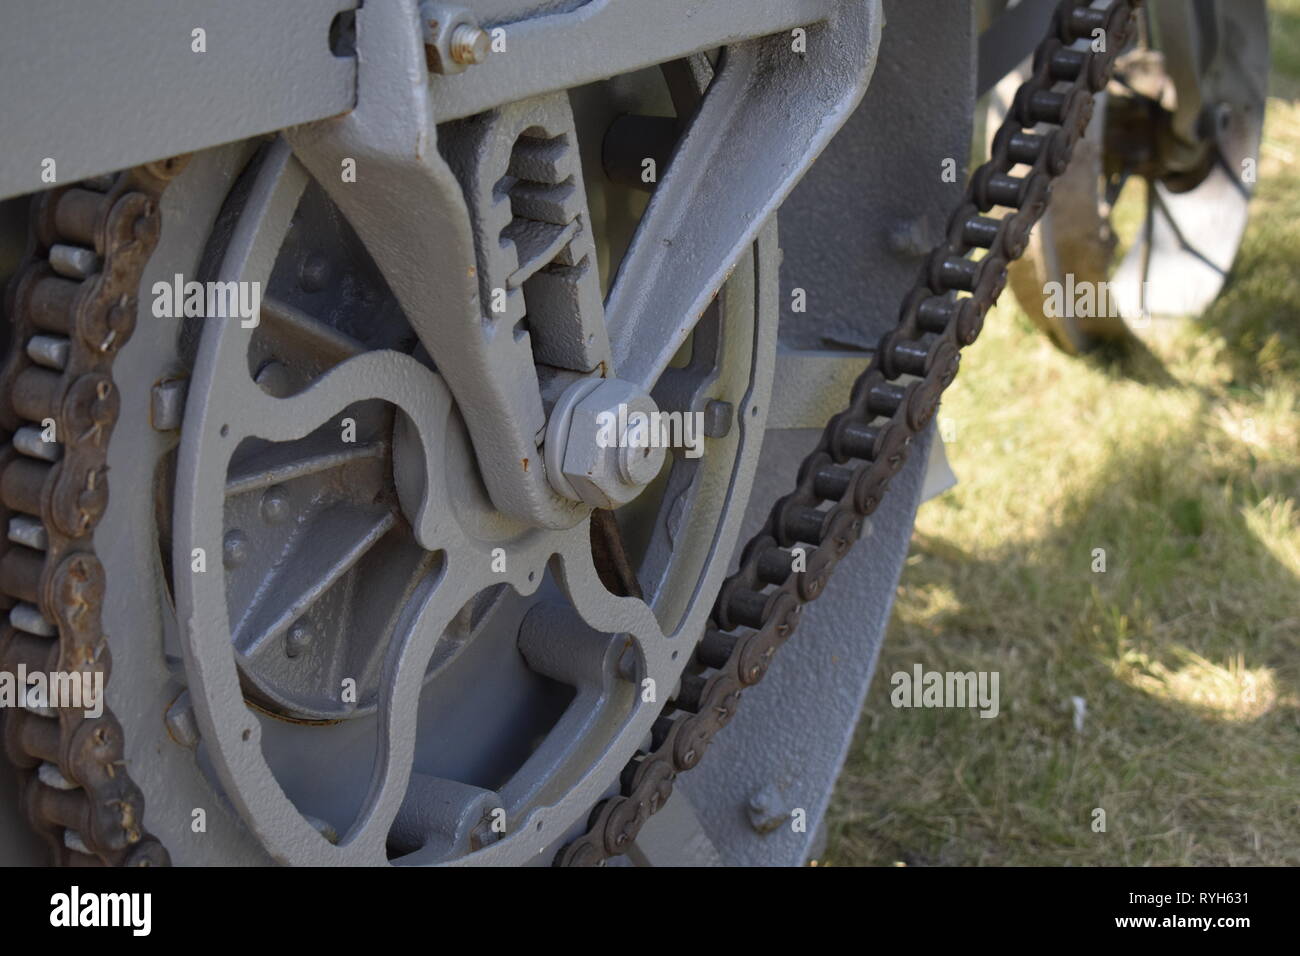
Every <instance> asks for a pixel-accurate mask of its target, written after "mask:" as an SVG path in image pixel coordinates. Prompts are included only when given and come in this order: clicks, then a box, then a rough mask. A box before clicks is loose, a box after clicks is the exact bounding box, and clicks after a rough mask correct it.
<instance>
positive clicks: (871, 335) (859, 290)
mask: <svg viewBox="0 0 1300 956" xmlns="http://www.w3.org/2000/svg"><path fill="white" fill-rule="evenodd" d="M884 7H885V15H886V16H885V27H884V30H883V31H882V33H881V39H880V53H879V59H878V61H877V63H876V70H875V73H874V74H873V75H872V78H871V85H870V86H869V87H868V88H867V93H866V96H865V97H864V98H863V100H862V105H860V106H859V107H858V109H857V111H856V112H855V113H854V114H853V116H851V117H850V118H849V121H848V122H847V123H846V124H845V125H844V128H843V129H841V130H840V132H839V133H838V134H837V135H836V137H835V138H834V139H833V140H831V142H830V145H829V146H827V148H826V151H825V152H823V153H822V155H821V157H820V158H819V159H818V160H817V162H816V163H815V164H814V165H813V167H812V169H811V170H809V172H808V174H807V175H806V176H805V177H804V178H803V181H802V182H800V183H799V185H798V186H796V187H795V188H794V191H793V192H792V193H791V194H790V198H789V199H788V200H786V203H785V205H784V206H782V207H781V213H780V229H781V248H782V250H783V251H784V253H785V258H784V260H783V262H782V265H781V289H782V299H781V341H782V344H784V345H789V346H793V347H795V348H801V349H824V348H844V347H858V348H871V347H873V346H875V344H876V339H877V338H879V336H880V335H881V333H882V332H884V331H885V329H886V328H892V326H893V324H894V323H895V322H896V321H897V319H898V307H899V304H900V302H901V301H902V298H903V293H904V292H905V291H906V290H907V289H908V287H909V286H910V284H911V282H912V280H913V279H915V278H916V275H917V272H918V270H919V269H920V266H921V257H922V256H923V255H924V253H926V252H928V251H929V249H930V247H931V245H933V244H934V243H936V242H938V241H939V239H941V238H942V237H943V230H944V228H945V226H946V223H947V220H948V214H949V213H950V212H951V211H952V209H953V208H954V207H955V206H956V205H957V203H958V201H959V200H960V199H961V196H962V192H963V189H964V188H965V170H966V161H967V156H968V154H969V152H970V142H971V115H972V112H973V109H974V104H975V89H974V83H975V75H974V74H975V71H974V59H975V37H974V29H973V22H972V20H973V7H968V6H967V5H965V4H960V5H958V4H953V3H952V0H885V4H884ZM954 7H957V8H958V9H954ZM959 14H960V15H959ZM935 24H942V25H943V29H942V30H936V29H935ZM944 159H954V160H956V164H957V176H956V180H957V181H956V182H952V183H947V182H944V181H943V180H942V179H941V178H940V176H941V172H942V162H943V160H944ZM796 287H797V288H802V289H804V290H806V292H807V294H808V303H807V305H808V311H807V313H806V314H795V315H792V314H791V313H790V301H791V299H790V292H791V290H792V289H794V288H796Z"/></svg>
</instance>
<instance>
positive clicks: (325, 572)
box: [234, 505, 397, 655]
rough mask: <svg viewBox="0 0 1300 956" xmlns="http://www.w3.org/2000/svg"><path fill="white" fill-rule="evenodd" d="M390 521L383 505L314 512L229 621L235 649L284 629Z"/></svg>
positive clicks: (251, 646) (250, 648) (250, 649)
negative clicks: (254, 597) (254, 595)
mask: <svg viewBox="0 0 1300 956" xmlns="http://www.w3.org/2000/svg"><path fill="white" fill-rule="evenodd" d="M396 523H397V518H396V516H395V515H394V514H393V513H392V511H391V510H390V509H387V508H384V509H360V508H354V507H350V506H346V505H335V506H333V507H331V508H328V509H326V510H325V511H323V512H322V513H320V514H319V515H317V516H316V518H315V519H314V520H313V521H312V522H311V523H310V524H309V525H308V527H307V529H306V530H305V531H304V532H303V533H302V534H301V535H300V536H299V537H298V538H297V540H295V541H294V543H293V545H292V547H291V549H290V551H289V553H287V554H286V555H285V556H284V558H283V559H282V560H281V561H279V562H278V563H277V570H276V572H274V573H273V574H272V575H271V576H270V577H269V578H268V579H267V581H266V584H265V586H264V587H263V588H262V590H261V594H260V600H258V601H257V602H256V603H254V604H252V605H250V606H249V608H248V609H247V611H246V612H245V614H244V616H243V618H242V619H241V620H240V621H239V623H238V624H237V625H236V626H235V631H234V645H235V649H236V650H237V651H238V652H239V653H240V654H244V655H251V654H254V653H256V652H257V651H258V650H259V649H260V648H262V647H263V645H265V644H266V643H267V642H269V641H271V640H272V639H273V638H275V637H278V636H279V635H281V634H284V633H285V632H286V631H287V630H288V629H289V627H290V625H292V624H293V622H294V621H296V620H297V619H298V618H300V617H302V616H303V614H305V613H306V612H307V610H308V609H309V608H310V607H311V606H312V605H313V604H314V603H316V601H318V600H320V598H321V597H322V596H323V595H324V594H325V592H326V591H328V590H329V589H330V587H332V586H333V585H334V584H335V582H337V581H338V580H339V579H340V578H341V577H343V575H345V574H346V573H347V572H348V571H349V570H351V568H352V567H353V566H354V565H355V564H356V563H357V562H358V561H359V560H361V557H362V556H363V555H364V554H365V553H366V552H367V551H369V550H370V549H371V548H372V547H374V546H375V544H376V543H378V541H379V539H380V538H382V537H383V536H384V535H385V534H387V533H388V531H389V530H390V529H391V528H392V527H393V526H394V525H395V524H396Z"/></svg>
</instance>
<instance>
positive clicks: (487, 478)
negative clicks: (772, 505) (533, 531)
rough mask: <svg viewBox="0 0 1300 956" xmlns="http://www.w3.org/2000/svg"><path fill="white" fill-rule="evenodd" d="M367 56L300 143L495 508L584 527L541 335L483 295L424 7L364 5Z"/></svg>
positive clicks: (295, 137)
mask: <svg viewBox="0 0 1300 956" xmlns="http://www.w3.org/2000/svg"><path fill="white" fill-rule="evenodd" d="M357 53H358V56H359V58H360V61H361V64H362V67H361V78H360V88H359V93H358V100H357V108H356V109H355V110H354V111H353V112H352V113H350V114H348V115H347V116H345V117H343V118H341V119H338V120H332V121H328V122H324V123H316V124H312V125H311V126H307V127H300V128H298V129H296V130H290V131H288V133H287V137H288V140H289V142H290V144H291V145H292V146H293V149H294V152H295V154H296V155H297V156H298V158H299V159H300V160H301V161H302V163H303V165H304V166H306V167H307V169H308V170H309V171H310V172H311V174H312V175H313V176H314V177H315V178H316V180H317V181H318V182H320V184H321V185H322V186H323V187H324V189H325V191H326V192H327V193H329V196H330V198H331V199H333V200H334V202H335V203H336V204H337V205H338V206H339V208H340V209H341V210H342V211H343V214H344V216H346V217H347V219H348V222H349V223H351V224H352V227H353V228H354V229H355V230H356V231H357V233H358V235H360V236H361V238H362V239H363V240H364V241H365V243H366V246H367V248H368V249H369V250H370V252H371V254H372V255H373V256H374V259H375V262H376V264H377V265H378V266H379V269H380V271H381V272H383V274H384V278H385V279H386V280H387V281H388V284H389V286H390V287H391V288H392V290H393V293H394V294H395V295H396V296H397V299H398V301H399V302H400V303H401V306H402V309H403V311H404V312H405V313H406V317H407V320H408V321H409V322H410V323H411V327H412V328H413V329H414V330H415V332H416V334H417V335H418V336H419V337H420V341H421V342H422V343H423V344H424V347H425V348H426V349H427V350H428V351H429V354H430V355H431V356H432V357H433V360H434V363H435V364H436V365H437V367H438V371H439V372H440V373H441V374H442V375H443V377H444V378H445V379H446V381H447V384H448V385H449V386H450V388H451V391H452V394H453V395H455V397H456V401H457V404H458V405H459V408H460V412H461V415H462V416H463V417H464V419H465V423H466V425H467V426H468V428H469V432H470V435H471V437H472V438H473V444H474V453H475V456H476V458H477V459H478V464H479V470H480V473H481V474H482V476H483V481H484V483H485V484H486V485H487V489H488V493H489V494H490V495H491V497H492V502H493V504H495V505H496V507H497V508H499V509H500V510H501V511H502V512H504V513H505V514H507V515H509V516H511V517H514V518H517V519H520V520H522V521H526V522H528V523H530V524H534V525H538V526H541V527H547V528H567V527H571V526H573V525H574V524H576V523H577V522H578V521H579V520H581V518H582V515H583V514H585V509H583V508H582V507H581V506H579V505H577V504H575V503H573V502H570V501H567V500H565V499H563V498H561V497H560V496H559V495H557V494H556V493H555V492H554V491H553V490H552V489H551V487H550V485H548V484H547V482H546V476H545V470H544V468H543V465H542V459H541V453H540V452H539V450H538V447H537V435H538V434H539V433H540V432H541V430H542V428H543V426H544V425H545V424H546V417H545V414H544V412H543V409H542V401H541V395H540V391H539V386H538V379H537V371H536V368H535V366H534V357H533V351H532V345H531V341H530V338H529V336H528V334H527V333H526V332H524V333H522V334H513V329H511V328H504V327H503V326H504V323H497V322H494V321H493V320H492V317H491V314H490V313H488V312H485V310H484V308H483V304H482V302H481V300H480V298H479V283H478V277H477V267H476V265H475V262H476V256H475V249H474V236H473V230H472V228H471V225H470V216H469V211H468V209H467V207H466V204H465V199H464V197H463V195H462V192H461V185H460V183H459V182H458V181H457V179H456V176H455V175H454V174H453V173H452V171H451V168H450V167H449V166H448V165H447V163H446V162H445V161H444V160H443V158H442V156H441V155H440V154H439V152H438V146H437V143H438V134H437V130H436V129H435V126H434V109H433V103H432V101H431V99H430V96H429V79H428V73H427V65H426V63H425V56H424V49H423V42H422V33H421V28H420V22H419V11H418V9H417V7H416V5H415V4H414V3H413V2H409V0H407V2H391V3H382V4H371V5H369V6H366V7H364V8H362V9H361V10H360V11H358V13H357ZM350 172H354V173H355V175H351V176H349V175H348V174H349V173H350Z"/></svg>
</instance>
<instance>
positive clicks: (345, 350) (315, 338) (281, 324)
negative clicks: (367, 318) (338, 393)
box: [262, 297, 366, 362]
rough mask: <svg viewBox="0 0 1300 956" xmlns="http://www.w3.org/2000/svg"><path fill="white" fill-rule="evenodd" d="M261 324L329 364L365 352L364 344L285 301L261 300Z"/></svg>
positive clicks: (271, 298) (270, 298)
mask: <svg viewBox="0 0 1300 956" xmlns="http://www.w3.org/2000/svg"><path fill="white" fill-rule="evenodd" d="M262 322H263V324H265V325H266V326H268V327H269V328H273V329H275V330H277V331H279V332H281V333H283V334H284V335H285V336H286V337H288V338H291V339H293V340H295V341H296V342H297V343H299V344H301V345H302V346H303V347H304V348H305V349H307V350H308V351H310V352H311V353H312V354H314V355H317V356H319V357H321V358H324V359H326V360H327V361H331V362H341V361H343V360H344V359H349V358H352V356H354V355H360V354H361V353H362V352H364V351H365V350H366V347H365V345H363V344H362V343H361V342H358V341H357V340H356V339H354V338H353V337H352V336H350V335H348V334H347V333H346V332H340V331H339V330H338V329H336V328H334V326H332V325H329V324H327V323H325V322H322V321H321V320H320V319H318V318H316V317H315V316H314V315H308V314H307V313H306V312H304V311H302V310H301V309H298V308H295V307H294V306H292V305H290V304H289V303H287V302H285V301H284V300H282V299H276V298H273V297H268V298H266V299H263V300H262Z"/></svg>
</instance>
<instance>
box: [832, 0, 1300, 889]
mask: <svg viewBox="0 0 1300 956" xmlns="http://www.w3.org/2000/svg"><path fill="white" fill-rule="evenodd" d="M1271 7H1272V8H1273V11H1274V14H1275V19H1274V23H1273V35H1272V40H1273V48H1274V72H1275V77H1274V80H1273V83H1272V87H1271V89H1272V93H1273V94H1274V95H1273V97H1272V98H1271V99H1270V101H1269V111H1268V118H1267V128H1266V132H1265V143H1264V148H1263V150H1262V156H1261V162H1260V187H1259V194H1258V196H1257V199H1256V201H1255V204H1254V207H1253V211H1252V222H1251V227H1250V230H1249V232H1248V235H1247V238H1246V241H1245V243H1244V245H1243V248H1242V250H1241V255H1240V258H1239V260H1238V263H1237V266H1236V269H1235V271H1234V274H1233V277H1232V279H1231V281H1230V284H1229V285H1228V287H1227V288H1226V289H1225V292H1224V295H1223V296H1222V297H1221V299H1220V300H1219V301H1218V302H1217V303H1216V304H1215V306H1214V307H1213V308H1212V309H1211V311H1210V312H1209V314H1207V315H1206V316H1204V317H1203V318H1202V319H1200V320H1199V321H1196V322H1192V321H1187V322H1184V323H1182V324H1181V325H1179V326H1177V327H1176V328H1173V329H1171V330H1168V331H1166V332H1165V333H1164V334H1162V335H1161V336H1160V337H1159V338H1157V339H1155V340H1152V341H1149V342H1148V343H1147V344H1148V347H1149V349H1150V352H1149V353H1140V354H1136V355H1133V356H1130V357H1128V358H1125V359H1122V360H1116V359H1110V360H1107V359H1104V358H1089V359H1086V360H1075V359H1070V358H1068V357H1066V356H1064V355H1062V354H1060V353H1058V352H1056V351H1055V350H1053V349H1052V347H1051V346H1050V345H1049V344H1048V343H1047V340H1046V338H1045V337H1044V336H1042V334H1041V333H1039V332H1037V331H1036V330H1035V329H1034V327H1033V326H1032V324H1031V323H1030V322H1029V320H1028V319H1027V318H1026V317H1025V316H1024V315H1023V314H1021V313H1019V312H1018V311H1017V310H1016V309H1015V308H1014V306H1012V305H1010V304H1008V303H1007V302H1005V301H1004V304H1003V305H1002V306H1001V307H1000V308H999V309H998V310H997V312H996V313H995V314H994V315H993V316H991V317H990V320H989V322H988V323H987V325H986V331H985V333H984V335H983V336H982V337H981V339H980V342H979V343H978V345H976V346H975V347H974V348H972V349H971V350H970V351H969V352H968V354H967V357H966V360H965V362H964V363H963V370H962V373H961V375H960V377H959V378H958V381H957V384H956V385H955V386H954V388H953V389H952V390H951V391H950V392H949V397H948V398H947V399H946V400H945V403H944V409H943V412H942V415H943V416H945V417H947V418H949V419H951V422H952V424H953V425H955V427H956V440H955V441H953V442H950V443H949V445H948V452H949V456H950V458H951V460H952V464H953V467H954V469H955V470H956V472H957V474H958V476H959V477H960V478H961V483H960V484H959V485H958V486H957V487H956V488H955V489H954V490H952V491H950V492H948V493H947V494H945V495H943V496H942V497H940V498H938V499H936V500H935V501H933V502H930V503H929V504H927V505H926V506H924V507H923V508H922V510H921V512H920V515H919V517H918V521H917V527H916V533H915V537H914V541H913V547H912V552H911V554H910V556H909V558H908V561H907V567H906V569H905V571H904V573H903V578H902V582H901V584H900V586H899V590H898V598H897V603H896V605H895V609H894V616H893V621H892V623H891V627H890V632H889V635H888V637H887V639H886V643H885V647H884V650H883V652H882V655H881V660H880V664H879V668H878V675H879V676H878V677H877V679H876V681H875V683H874V684H873V686H872V690H871V693H870V695H869V696H868V701H867V706H866V708H865V709H864V712H863V716H862V721H861V725H860V726H859V729H858V735H857V738H856V740H855V742H854V745H853V748H852V751H851V754H850V757H849V762H848V765H847V767H846V769H845V772H844V774H843V776H842V777H841V780H840V783H839V787H838V791H837V794H836V799H835V801H834V803H833V805H832V810H831V815H830V844H829V848H828V850H827V853H826V856H825V861H824V862H825V863H829V864H832V865H860V864H868V865H892V864H896V863H900V862H901V863H906V864H909V865H926V864H1002V865H1016V864H1069V865H1098V864H1119V865H1179V864H1292V865H1295V864H1300V504H1297V500H1298V499H1300V386H1298V384H1297V382H1298V381H1300V374H1298V373H1300V162H1298V160H1300V101H1298V98H1300V0H1278V2H1274V3H1272V4H1271ZM1097 548H1104V549H1105V554H1106V570H1105V572H1104V573H1097V572H1095V571H1094V570H1093V567H1092V566H1093V554H1094V549H1097ZM915 663H920V664H922V665H924V666H925V667H926V669H929V670H940V671H966V670H976V671H979V670H985V671H998V672H1000V674H1001V701H1002V712H1001V714H1000V715H999V716H998V717H997V718H994V719H991V720H985V719H980V718H979V717H978V716H976V715H975V714H974V713H973V712H968V711H956V710H942V709H940V710H919V709H917V710H899V709H895V708H893V707H892V706H890V703H889V691H890V685H889V682H888V675H889V674H891V673H893V672H895V671H899V670H909V671H910V670H911V668H912V665H913V664H915ZM1074 697H1080V698H1083V700H1084V701H1086V707H1087V710H1086V716H1085V719H1084V722H1083V729H1082V731H1081V732H1080V731H1077V730H1076V728H1075V725H1074V718H1073V706H1072V704H1071V698H1074ZM1094 808H1101V809H1103V810H1105V813H1106V830H1105V832H1094V830H1093V827H1092V820H1093V811H1094Z"/></svg>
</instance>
